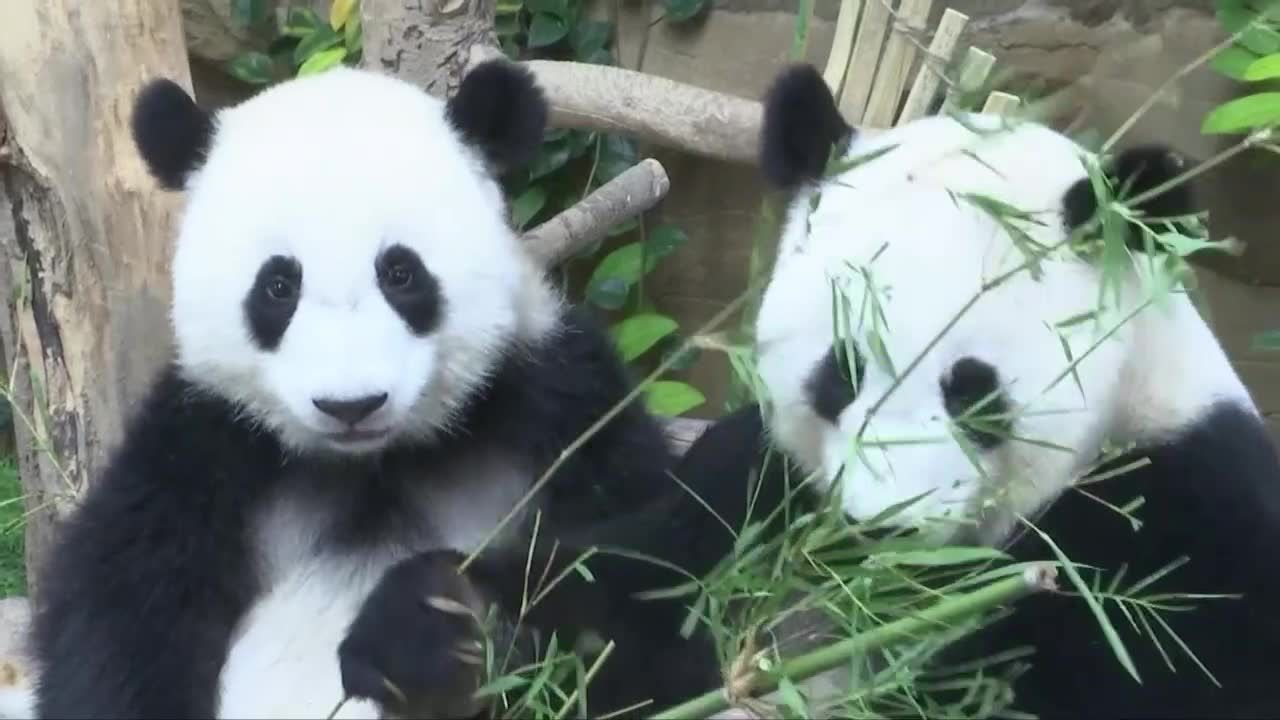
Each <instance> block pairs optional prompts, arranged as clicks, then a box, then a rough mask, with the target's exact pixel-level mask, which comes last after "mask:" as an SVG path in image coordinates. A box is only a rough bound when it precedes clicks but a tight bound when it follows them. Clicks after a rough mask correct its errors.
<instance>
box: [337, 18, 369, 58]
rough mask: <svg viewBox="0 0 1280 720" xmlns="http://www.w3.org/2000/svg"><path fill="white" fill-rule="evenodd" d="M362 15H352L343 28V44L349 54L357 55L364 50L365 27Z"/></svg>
mask: <svg viewBox="0 0 1280 720" xmlns="http://www.w3.org/2000/svg"><path fill="white" fill-rule="evenodd" d="M363 22H364V21H363V20H362V19H361V18H360V13H358V12H356V13H352V14H351V17H349V18H347V23H346V25H343V27H342V43H343V44H344V45H346V46H347V54H348V55H355V54H356V53H358V52H360V51H361V50H362V49H363V48H364V25H363Z"/></svg>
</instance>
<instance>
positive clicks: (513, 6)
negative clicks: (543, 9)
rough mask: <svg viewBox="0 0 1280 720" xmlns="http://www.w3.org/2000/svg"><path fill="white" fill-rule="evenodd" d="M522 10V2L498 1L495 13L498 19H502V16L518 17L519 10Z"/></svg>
mask: <svg viewBox="0 0 1280 720" xmlns="http://www.w3.org/2000/svg"><path fill="white" fill-rule="evenodd" d="M523 8H524V2H523V0H499V2H498V8H497V11H496V12H497V15H498V17H502V16H503V15H519V14H520V10H521V9H523Z"/></svg>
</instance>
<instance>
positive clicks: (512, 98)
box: [447, 59, 547, 173]
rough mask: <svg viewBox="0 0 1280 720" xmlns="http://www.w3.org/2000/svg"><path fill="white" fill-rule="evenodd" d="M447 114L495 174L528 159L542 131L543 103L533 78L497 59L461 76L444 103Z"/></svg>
mask: <svg viewBox="0 0 1280 720" xmlns="http://www.w3.org/2000/svg"><path fill="white" fill-rule="evenodd" d="M447 114H448V118H449V122H450V124H452V125H453V126H454V127H455V128H457V129H458V131H459V132H461V133H462V136H463V138H464V139H465V140H466V141H467V142H468V143H469V144H471V145H473V146H475V147H476V148H477V149H478V150H480V152H481V153H483V154H484V157H485V160H487V161H488V162H489V164H490V165H491V166H492V167H493V168H494V170H496V171H497V172H499V173H502V172H506V171H508V170H512V169H514V168H517V167H519V166H521V165H523V164H524V163H526V162H529V161H530V160H531V159H533V154H534V152H536V151H537V149H538V145H539V144H541V143H542V134H543V131H544V130H545V129H546V127H547V101H546V98H545V97H543V95H542V90H540V89H539V88H538V85H537V83H536V82H535V81H534V79H533V75H531V74H530V73H529V71H528V70H525V69H524V68H522V67H520V66H519V65H516V64H515V63H511V62H508V61H506V60H503V59H497V60H489V61H486V62H484V63H481V64H480V65H477V66H476V67H475V68H473V69H472V70H471V72H469V73H467V75H466V77H464V78H463V79H462V85H461V86H460V87H459V88H458V92H457V93H456V94H455V95H454V96H453V97H452V98H450V99H449V105H448V111H447Z"/></svg>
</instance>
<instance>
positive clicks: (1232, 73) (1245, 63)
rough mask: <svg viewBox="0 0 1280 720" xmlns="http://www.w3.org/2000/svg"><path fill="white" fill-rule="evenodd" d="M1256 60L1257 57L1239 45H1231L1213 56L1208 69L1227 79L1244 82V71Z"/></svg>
mask: <svg viewBox="0 0 1280 720" xmlns="http://www.w3.org/2000/svg"><path fill="white" fill-rule="evenodd" d="M1257 59H1258V56H1257V55H1254V54H1253V53H1251V52H1249V51H1248V50H1246V49H1245V48H1242V47H1240V46H1239V45H1232V46H1231V47H1229V48H1227V49H1225V50H1223V51H1222V52H1220V53H1218V54H1217V55H1214V56H1213V60H1210V61H1209V67H1210V68H1213V69H1214V70H1216V71H1217V72H1219V73H1222V74H1223V75H1226V76H1227V77H1229V78H1234V79H1236V80H1244V74H1245V71H1246V70H1248V68H1249V66H1250V65H1252V64H1253V63H1254V61H1256V60H1257Z"/></svg>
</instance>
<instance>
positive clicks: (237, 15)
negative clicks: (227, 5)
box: [231, 0, 267, 27]
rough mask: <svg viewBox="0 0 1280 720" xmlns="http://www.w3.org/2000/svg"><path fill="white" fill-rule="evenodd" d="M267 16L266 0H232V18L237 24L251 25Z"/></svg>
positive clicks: (242, 25)
mask: <svg viewBox="0 0 1280 720" xmlns="http://www.w3.org/2000/svg"><path fill="white" fill-rule="evenodd" d="M266 18H267V3H266V0H231V20H232V21H233V22H235V24H237V25H239V26H241V27H250V26H253V25H257V24H258V23H260V22H262V21H263V20H265V19H266Z"/></svg>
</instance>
